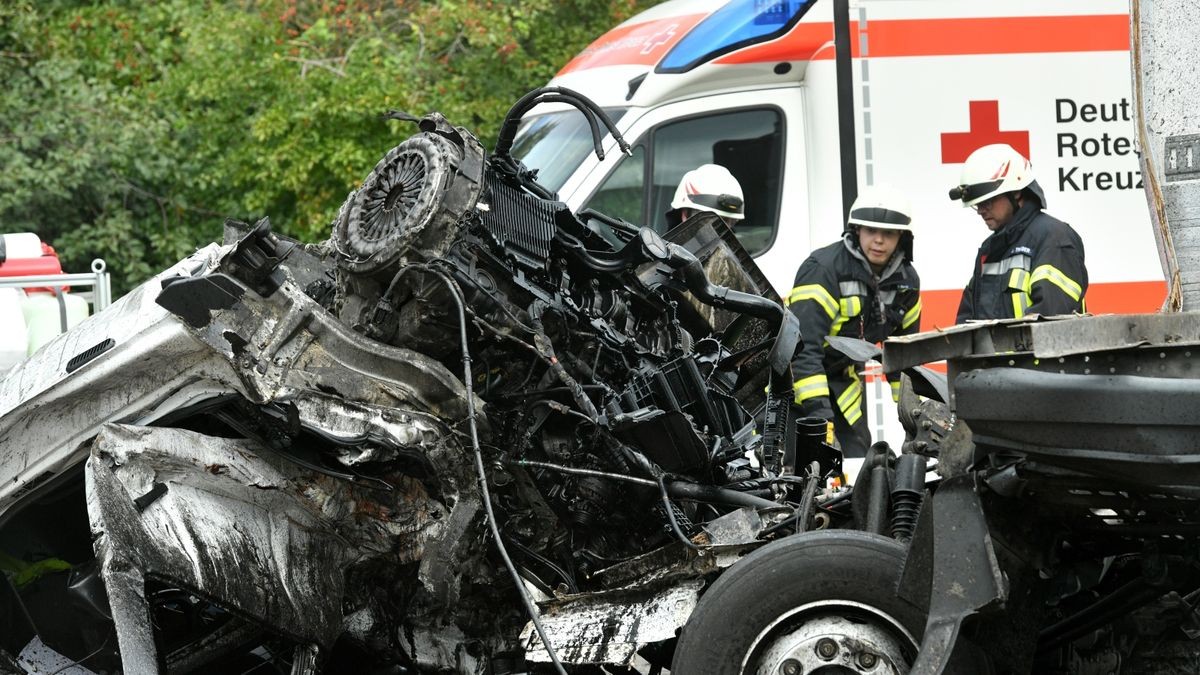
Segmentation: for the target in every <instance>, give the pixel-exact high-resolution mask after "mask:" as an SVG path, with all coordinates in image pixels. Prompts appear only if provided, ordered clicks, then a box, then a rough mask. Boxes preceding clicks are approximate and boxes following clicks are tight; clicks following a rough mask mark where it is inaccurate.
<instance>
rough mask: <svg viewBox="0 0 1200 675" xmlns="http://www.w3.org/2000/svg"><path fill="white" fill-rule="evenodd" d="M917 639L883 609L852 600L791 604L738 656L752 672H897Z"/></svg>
mask: <svg viewBox="0 0 1200 675" xmlns="http://www.w3.org/2000/svg"><path fill="white" fill-rule="evenodd" d="M917 649H918V643H917V641H916V639H915V638H914V637H913V635H912V634H911V633H909V632H908V631H907V630H906V629H905V628H904V626H903V625H901V624H900V622H899V621H897V620H896V619H895V618H894V617H892V616H891V615H890V614H888V613H887V612H884V611H883V610H881V609H879V608H878V607H873V606H871V605H866V604H863V603H859V602H854V601H852V600H826V601H822V602H814V603H809V604H806V605H802V606H800V607H797V608H796V609H794V610H792V611H790V612H788V613H787V614H785V615H783V616H781V617H779V618H778V619H776V620H775V621H774V622H772V623H771V624H770V625H769V626H767V627H766V628H764V629H763V630H762V631H761V632H760V633H759V634H758V636H757V637H756V638H755V640H754V642H753V643H752V644H751V646H750V649H749V650H747V652H746V658H745V659H744V660H743V661H742V672H743V673H747V674H749V673H754V674H755V675H833V674H835V673H863V674H869V675H902V674H903V673H907V672H908V671H909V669H910V667H911V665H912V662H913V660H914V659H915V657H916V653H917Z"/></svg>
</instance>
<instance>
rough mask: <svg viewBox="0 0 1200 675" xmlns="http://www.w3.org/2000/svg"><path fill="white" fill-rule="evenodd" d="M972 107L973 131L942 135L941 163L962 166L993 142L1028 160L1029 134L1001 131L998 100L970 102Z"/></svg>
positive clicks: (971, 124)
mask: <svg viewBox="0 0 1200 675" xmlns="http://www.w3.org/2000/svg"><path fill="white" fill-rule="evenodd" d="M970 106H971V107H970V116H971V123H970V129H971V130H970V131H965V132H963V131H955V132H950V133H945V134H942V164H961V163H963V162H965V161H967V156H968V155H970V154H971V153H972V152H975V151H976V150H978V149H979V148H981V147H983V146H985V145H989V144H991V143H1008V144H1009V145H1011V146H1012V147H1013V148H1014V149H1015V150H1016V151H1017V152H1019V153H1021V154H1022V155H1025V158H1026V159H1028V158H1029V132H1028V131H1000V102H999V101H971V102H970Z"/></svg>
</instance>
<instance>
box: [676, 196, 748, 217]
mask: <svg viewBox="0 0 1200 675" xmlns="http://www.w3.org/2000/svg"><path fill="white" fill-rule="evenodd" d="M688 199H689V200H691V202H692V203H693V204H695V205H697V206H707V207H708V208H710V209H717V210H719V211H725V212H727V213H737V214H740V213H741V212H742V198H741V197H738V196H737V195H731V194H719V195H688Z"/></svg>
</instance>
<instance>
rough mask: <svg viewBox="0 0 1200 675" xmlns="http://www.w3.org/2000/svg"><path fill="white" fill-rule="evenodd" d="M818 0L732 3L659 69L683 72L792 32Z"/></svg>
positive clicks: (738, 0)
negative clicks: (748, 46)
mask: <svg viewBox="0 0 1200 675" xmlns="http://www.w3.org/2000/svg"><path fill="white" fill-rule="evenodd" d="M813 2H815V0H732V1H731V2H730V3H729V4H727V5H725V6H724V7H722V8H721V9H718V10H717V11H715V12H713V13H712V14H711V15H709V16H708V18H706V19H704V20H703V21H701V22H700V23H699V24H697V25H696V27H695V28H693V29H692V30H691V31H690V32H689V33H688V34H687V35H685V36H683V39H682V40H680V41H679V43H678V44H676V45H675V46H674V47H673V48H672V49H671V51H670V52H668V53H667V55H666V56H665V57H663V60H662V61H661V62H660V63H659V64H658V68H656V69H655V71H656V72H659V73H683V72H687V71H689V70H691V69H692V68H695V67H696V66H698V65H700V64H702V63H704V62H706V61H711V60H712V59H714V58H716V57H718V56H721V55H722V54H728V53H729V52H731V51H733V50H735V49H741V48H742V47H745V46H747V45H752V44H755V43H758V42H767V41H769V40H773V39H775V38H777V37H779V36H780V35H783V34H784V33H786V32H788V30H790V29H791V27H792V26H794V25H795V24H796V22H797V21H799V20H800V17H801V16H803V15H804V13H805V12H806V11H808V8H809V7H811V6H812V4H813Z"/></svg>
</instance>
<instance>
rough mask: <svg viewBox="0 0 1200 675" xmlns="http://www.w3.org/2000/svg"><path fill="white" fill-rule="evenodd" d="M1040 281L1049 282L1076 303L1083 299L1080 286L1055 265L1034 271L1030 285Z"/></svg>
mask: <svg viewBox="0 0 1200 675" xmlns="http://www.w3.org/2000/svg"><path fill="white" fill-rule="evenodd" d="M1039 281H1049V282H1050V283H1052V284H1054V285H1055V286H1058V287H1059V288H1061V289H1062V292H1063V293H1066V294H1067V296H1068V297H1070V298H1071V299H1072V300H1074V301H1075V302H1079V299H1080V298H1081V297H1083V289H1082V288H1080V286H1079V284H1077V283H1075V281H1074V280H1073V279H1071V277H1069V276H1067V275H1065V274H1063V273H1062V270H1060V269H1058V268H1057V267H1055V266H1053V265H1042V266H1040V267H1038V268H1037V269H1035V270H1034V271H1033V275H1032V276H1031V277H1030V279H1029V285H1030V286H1032V285H1034V284H1036V283H1037V282H1039Z"/></svg>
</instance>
